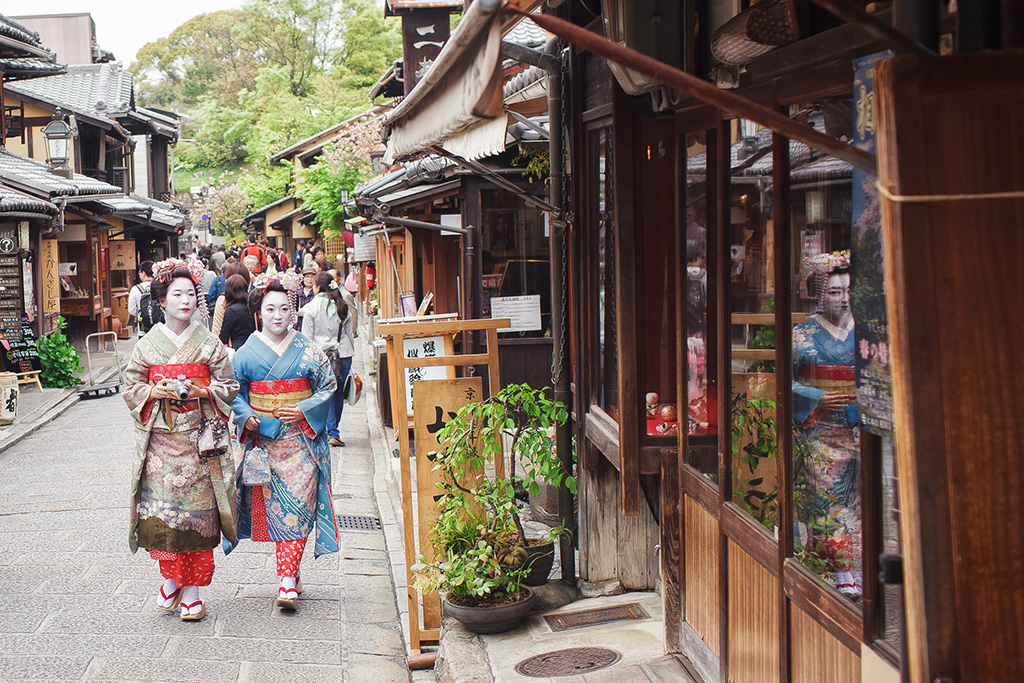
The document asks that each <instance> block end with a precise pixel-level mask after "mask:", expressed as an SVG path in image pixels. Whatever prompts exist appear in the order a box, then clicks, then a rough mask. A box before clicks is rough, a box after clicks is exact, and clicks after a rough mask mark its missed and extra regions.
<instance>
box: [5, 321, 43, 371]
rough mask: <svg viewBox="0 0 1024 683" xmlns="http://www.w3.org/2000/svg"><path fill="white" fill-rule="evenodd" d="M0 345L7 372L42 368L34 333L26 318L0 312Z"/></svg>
mask: <svg viewBox="0 0 1024 683" xmlns="http://www.w3.org/2000/svg"><path fill="white" fill-rule="evenodd" d="M0 336H2V337H3V338H2V339H0V347H3V357H4V363H5V364H6V365H7V371H8V372H33V371H39V370H42V369H43V365H42V362H41V361H40V360H39V349H38V348H37V347H36V335H35V332H33V331H32V326H31V325H30V324H29V322H28V319H27V318H19V317H12V316H8V315H5V314H0Z"/></svg>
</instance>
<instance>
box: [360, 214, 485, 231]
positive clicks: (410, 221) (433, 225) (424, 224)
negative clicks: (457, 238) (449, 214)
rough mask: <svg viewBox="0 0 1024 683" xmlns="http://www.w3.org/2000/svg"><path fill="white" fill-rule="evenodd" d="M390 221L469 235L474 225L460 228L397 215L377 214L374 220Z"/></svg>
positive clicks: (404, 226) (413, 226)
mask: <svg viewBox="0 0 1024 683" xmlns="http://www.w3.org/2000/svg"><path fill="white" fill-rule="evenodd" d="M377 221H379V222H381V223H390V224H391V225H400V226H402V227H403V228H423V229H424V230H433V231H435V232H457V233H459V234H460V235H468V234H469V232H470V230H472V227H473V226H469V227H468V228H460V227H457V226H451V225H441V224H440V223H428V222H427V221H417V220H413V219H412V218H398V217H396V216H388V215H382V216H375V217H374V222H377Z"/></svg>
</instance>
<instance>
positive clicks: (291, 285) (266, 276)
mask: <svg viewBox="0 0 1024 683" xmlns="http://www.w3.org/2000/svg"><path fill="white" fill-rule="evenodd" d="M274 280H277V281H278V282H280V283H281V286H282V287H284V288H285V291H287V292H288V293H289V294H292V293H295V292H297V291H299V288H300V287H301V286H302V277H300V276H299V275H296V274H295V273H263V274H262V275H259V276H258V277H257V278H256V279H255V280H254V281H253V285H252V286H253V289H255V290H256V291H258V292H262V291H264V290H265V289H266V288H267V285H269V284H270V283H271V282H273V281H274Z"/></svg>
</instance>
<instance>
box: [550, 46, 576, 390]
mask: <svg viewBox="0 0 1024 683" xmlns="http://www.w3.org/2000/svg"><path fill="white" fill-rule="evenodd" d="M559 46H560V47H559V50H558V68H559V72H560V73H561V78H560V79H559V81H560V82H559V86H560V92H559V106H560V107H561V108H562V115H561V117H560V119H561V129H562V136H561V137H562V139H561V143H562V144H561V149H559V150H558V153H559V154H560V155H561V160H562V163H561V164H559V167H560V168H561V175H562V177H561V183H560V186H561V193H562V196H561V197H560V198H559V204H558V206H559V208H560V209H561V215H560V216H551V218H550V220H549V224H550V226H551V229H552V230H555V231H557V232H556V233H555V235H556V239H558V240H559V241H560V242H561V243H562V278H561V280H562V287H561V290H562V291H561V292H560V293H559V294H560V297H561V302H562V305H561V307H560V310H561V322H562V324H561V326H560V328H559V331H560V333H561V339H558V340H556V342H557V344H556V345H557V347H558V351H557V352H554V351H553V352H552V354H551V384H552V386H554V385H555V384H557V383H558V378H559V377H561V376H562V366H563V365H564V363H565V339H566V333H565V331H566V321H567V319H568V314H567V313H566V310H567V309H568V308H569V306H568V298H569V296H568V291H569V256H568V254H569V249H568V246H569V245H568V242H569V226H571V225H572V216H571V214H570V213H569V212H568V211H567V207H568V203H569V193H568V191H567V185H568V183H566V182H565V176H566V173H565V159H566V157H567V156H568V155H567V154H566V150H567V149H568V148H569V125H568V123H567V121H568V120H569V117H568V116H567V110H568V103H569V100H568V97H567V90H568V89H567V86H566V84H567V83H568V82H569V68H568V61H569V60H568V58H567V56H566V52H567V50H566V49H565V48H562V47H561V41H559ZM549 123H550V122H549ZM549 163H550V161H549Z"/></svg>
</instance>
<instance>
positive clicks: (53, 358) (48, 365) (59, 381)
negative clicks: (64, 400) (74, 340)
mask: <svg viewBox="0 0 1024 683" xmlns="http://www.w3.org/2000/svg"><path fill="white" fill-rule="evenodd" d="M67 326H68V323H67V321H66V320H65V319H64V317H63V316H60V317H58V318H57V322H56V327H55V329H54V330H53V332H51V333H50V334H48V335H46V336H44V337H42V338H41V339H39V340H38V341H37V342H36V348H37V349H39V360H40V361H41V362H42V365H43V372H42V375H41V376H42V380H43V384H45V385H46V386H48V387H73V386H76V385H77V384H78V383H79V381H80V379H81V376H82V373H83V372H84V371H85V368H83V367H82V357H81V356H79V355H78V351H76V350H75V347H74V346H72V345H71V342H69V341H68V338H67V337H66V336H64V330H65V329H67Z"/></svg>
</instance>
